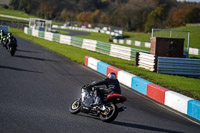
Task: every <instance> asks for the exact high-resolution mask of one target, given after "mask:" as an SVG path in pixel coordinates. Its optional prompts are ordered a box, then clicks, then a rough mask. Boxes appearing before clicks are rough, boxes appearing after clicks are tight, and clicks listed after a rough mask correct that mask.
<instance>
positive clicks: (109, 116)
mask: <svg viewBox="0 0 200 133" xmlns="http://www.w3.org/2000/svg"><path fill="white" fill-rule="evenodd" d="M118 112H119V111H118V107H117V106H116V105H115V104H113V103H110V104H108V105H106V109H105V111H104V112H102V113H101V114H100V116H99V117H100V119H101V120H102V121H104V122H112V121H114V120H115V119H116V117H117V115H118Z"/></svg>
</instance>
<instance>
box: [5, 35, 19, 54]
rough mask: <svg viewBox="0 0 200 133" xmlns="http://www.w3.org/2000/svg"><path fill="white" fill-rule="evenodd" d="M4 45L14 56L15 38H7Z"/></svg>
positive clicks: (15, 48)
mask: <svg viewBox="0 0 200 133" xmlns="http://www.w3.org/2000/svg"><path fill="white" fill-rule="evenodd" d="M6 47H7V49H8V51H9V52H10V54H11V56H14V55H15V52H16V51H17V40H16V39H15V38H14V37H11V38H9V39H8V43H7V46H6Z"/></svg>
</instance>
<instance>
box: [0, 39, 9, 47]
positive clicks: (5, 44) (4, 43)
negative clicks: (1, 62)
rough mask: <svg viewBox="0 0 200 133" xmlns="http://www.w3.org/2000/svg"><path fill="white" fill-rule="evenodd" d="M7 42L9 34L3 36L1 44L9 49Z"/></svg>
mask: <svg viewBox="0 0 200 133" xmlns="http://www.w3.org/2000/svg"><path fill="white" fill-rule="evenodd" d="M7 43H8V39H7V36H2V38H1V44H2V45H3V46H4V47H5V48H6V49H7Z"/></svg>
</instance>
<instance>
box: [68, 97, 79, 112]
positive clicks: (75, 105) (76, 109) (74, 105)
mask: <svg viewBox="0 0 200 133" xmlns="http://www.w3.org/2000/svg"><path fill="white" fill-rule="evenodd" d="M80 111H81V102H80V100H79V99H76V100H74V101H73V102H72V104H71V105H70V107H69V112H70V113H72V114H77V113H79V112H80Z"/></svg>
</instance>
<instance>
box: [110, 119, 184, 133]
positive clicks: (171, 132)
mask: <svg viewBox="0 0 200 133" xmlns="http://www.w3.org/2000/svg"><path fill="white" fill-rule="evenodd" d="M112 124H115V125H119V126H124V127H130V128H138V129H143V130H148V131H155V132H165V133H166V132H167V133H183V132H178V131H173V130H168V129H162V128H157V127H150V126H145V125H139V124H133V123H126V122H119V121H114V122H112Z"/></svg>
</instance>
